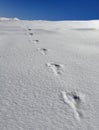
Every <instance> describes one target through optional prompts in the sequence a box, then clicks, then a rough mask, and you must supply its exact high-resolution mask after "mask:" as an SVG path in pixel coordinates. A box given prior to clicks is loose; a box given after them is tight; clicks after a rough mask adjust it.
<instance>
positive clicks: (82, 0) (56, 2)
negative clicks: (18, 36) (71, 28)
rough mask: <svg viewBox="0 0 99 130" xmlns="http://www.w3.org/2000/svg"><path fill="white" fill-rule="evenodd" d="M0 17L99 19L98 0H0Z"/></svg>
mask: <svg viewBox="0 0 99 130" xmlns="http://www.w3.org/2000/svg"><path fill="white" fill-rule="evenodd" d="M0 17H18V18H20V19H29V20H33V19H35V20H89V19H99V0H0Z"/></svg>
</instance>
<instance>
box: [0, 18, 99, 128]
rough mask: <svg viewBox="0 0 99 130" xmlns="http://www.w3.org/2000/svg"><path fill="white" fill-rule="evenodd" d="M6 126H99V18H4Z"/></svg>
mask: <svg viewBox="0 0 99 130" xmlns="http://www.w3.org/2000/svg"><path fill="white" fill-rule="evenodd" d="M0 130H99V21H98V20H94V21H57V22H51V21H22V20H19V19H17V18H14V19H8V18H0Z"/></svg>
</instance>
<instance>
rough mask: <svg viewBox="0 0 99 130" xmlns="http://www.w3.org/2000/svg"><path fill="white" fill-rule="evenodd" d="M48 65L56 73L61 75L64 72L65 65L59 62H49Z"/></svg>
mask: <svg viewBox="0 0 99 130" xmlns="http://www.w3.org/2000/svg"><path fill="white" fill-rule="evenodd" d="M47 66H48V67H49V68H50V69H51V70H52V71H53V72H54V74H55V75H60V74H62V72H63V67H64V66H63V65H62V64H57V63H47Z"/></svg>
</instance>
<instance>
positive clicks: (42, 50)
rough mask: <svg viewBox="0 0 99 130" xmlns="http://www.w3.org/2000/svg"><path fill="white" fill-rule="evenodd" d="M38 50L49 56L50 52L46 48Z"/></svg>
mask: <svg viewBox="0 0 99 130" xmlns="http://www.w3.org/2000/svg"><path fill="white" fill-rule="evenodd" d="M38 50H39V51H40V52H41V53H42V54H43V55H47V53H48V50H47V49H46V48H38Z"/></svg>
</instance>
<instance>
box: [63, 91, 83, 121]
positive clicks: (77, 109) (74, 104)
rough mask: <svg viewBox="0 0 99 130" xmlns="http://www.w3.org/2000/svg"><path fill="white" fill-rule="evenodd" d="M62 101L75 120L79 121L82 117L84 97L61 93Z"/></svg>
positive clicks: (79, 94) (74, 93) (77, 94)
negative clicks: (69, 109)
mask: <svg viewBox="0 0 99 130" xmlns="http://www.w3.org/2000/svg"><path fill="white" fill-rule="evenodd" d="M62 99H63V101H64V103H66V104H68V105H69V106H70V107H71V109H72V110H73V113H74V116H75V118H76V119H77V120H80V119H81V117H82V116H83V113H82V109H81V108H82V104H83V102H84V101H85V95H83V94H81V93H76V92H70V93H66V92H65V91H62Z"/></svg>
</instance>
